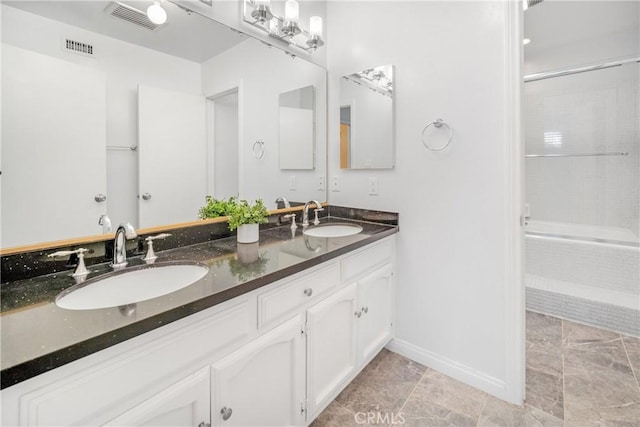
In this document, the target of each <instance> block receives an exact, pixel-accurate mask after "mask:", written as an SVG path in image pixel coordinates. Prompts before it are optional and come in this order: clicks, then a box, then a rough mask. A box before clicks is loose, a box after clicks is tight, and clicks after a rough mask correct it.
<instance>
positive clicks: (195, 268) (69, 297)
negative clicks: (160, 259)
mask: <svg viewBox="0 0 640 427" xmlns="http://www.w3.org/2000/svg"><path fill="white" fill-rule="evenodd" d="M208 271H209V268H208V267H206V266H204V265H200V264H156V265H152V266H141V267H138V268H133V269H131V270H123V271H122V272H116V273H114V274H113V275H110V276H108V277H105V278H102V279H101V278H96V279H94V280H89V281H87V282H85V283H82V284H80V285H76V286H74V287H72V288H69V289H67V290H65V291H64V292H62V293H61V294H60V295H58V297H57V298H56V305H57V306H58V307H61V308H66V309H68V310H92V309H97V308H107V307H117V306H121V305H127V304H133V303H136V302H140V301H145V300H149V299H152V298H157V297H159V296H162V295H166V294H169V293H171V292H175V291H177V290H180V289H182V288H186V287H187V286H190V285H192V284H194V283H195V282H197V281H198V280H200V279H202V278H203V277H204V276H205V275H206V274H207V272H208Z"/></svg>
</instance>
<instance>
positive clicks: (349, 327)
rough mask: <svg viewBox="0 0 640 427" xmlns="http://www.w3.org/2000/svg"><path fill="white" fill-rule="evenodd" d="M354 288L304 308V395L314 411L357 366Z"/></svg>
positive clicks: (320, 408)
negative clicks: (305, 365) (305, 324)
mask: <svg viewBox="0 0 640 427" xmlns="http://www.w3.org/2000/svg"><path fill="white" fill-rule="evenodd" d="M356 297H357V287H356V284H355V283H353V284H351V285H349V286H347V287H346V288H344V289H342V290H340V291H338V292H336V293H335V294H333V295H331V296H330V297H328V298H327V299H325V300H324V301H322V302H319V303H318V304H316V305H314V306H313V307H311V308H309V310H307V361H308V362H307V390H308V391H307V398H308V406H309V413H310V414H311V416H313V415H316V414H318V413H319V412H320V411H321V410H322V409H324V408H325V407H326V406H327V405H328V404H329V403H331V400H333V399H334V398H335V394H336V393H335V392H336V391H339V390H341V389H342V388H343V387H344V386H345V385H346V384H347V383H348V381H350V379H351V378H352V377H353V376H354V375H355V373H356V369H357V353H356V344H357V339H356V332H357V326H358V325H357V323H358V322H357V320H358V319H357V317H356V315H357V311H358V310H357V307H358V304H357V301H356Z"/></svg>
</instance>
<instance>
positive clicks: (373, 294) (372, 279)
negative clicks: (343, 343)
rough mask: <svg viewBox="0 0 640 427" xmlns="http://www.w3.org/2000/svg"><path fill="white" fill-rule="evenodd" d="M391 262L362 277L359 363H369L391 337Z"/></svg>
mask: <svg viewBox="0 0 640 427" xmlns="http://www.w3.org/2000/svg"><path fill="white" fill-rule="evenodd" d="M392 290H393V275H392V269H391V264H386V265H384V266H383V267H381V268H379V269H377V270H375V271H374V272H373V273H371V274H369V275H368V276H366V277H364V278H363V279H361V280H359V281H358V310H359V311H361V312H362V316H361V317H360V318H359V319H358V366H362V365H363V364H365V363H368V362H369V361H370V360H371V359H372V358H373V357H374V356H375V355H376V353H378V351H380V350H381V349H382V347H384V345H385V344H386V343H387V342H388V341H389V340H390V339H391V334H392V325H391V322H392V313H393V312H392V310H393V301H392V296H393V292H392Z"/></svg>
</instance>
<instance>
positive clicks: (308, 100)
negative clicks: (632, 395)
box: [279, 86, 316, 169]
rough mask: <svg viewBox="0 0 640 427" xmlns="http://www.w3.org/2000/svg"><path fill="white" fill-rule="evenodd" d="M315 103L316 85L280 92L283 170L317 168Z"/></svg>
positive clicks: (281, 162)
mask: <svg viewBox="0 0 640 427" xmlns="http://www.w3.org/2000/svg"><path fill="white" fill-rule="evenodd" d="M315 104H316V101H315V90H314V87H313V86H307V87H303V88H300V89H296V90H292V91H289V92H285V93H281V94H280V104H279V107H280V169H313V166H314V165H313V160H314V159H313V152H314V147H315Z"/></svg>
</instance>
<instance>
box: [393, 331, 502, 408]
mask: <svg viewBox="0 0 640 427" xmlns="http://www.w3.org/2000/svg"><path fill="white" fill-rule="evenodd" d="M386 348H387V349H389V350H391V351H393V352H394V353H398V354H400V355H402V356H404V357H407V358H409V359H411V360H413V361H415V362H418V363H421V364H423V365H425V366H426V367H428V368H432V369H434V370H436V371H438V372H441V373H443V374H445V375H447V376H449V377H451V378H454V379H456V380H458V381H461V382H463V383H465V384H468V385H470V386H471V387H475V388H477V389H479V390H482V391H484V392H487V393H489V394H491V395H493V396H495V397H497V398H498V399H502V400H509V399H508V398H507V390H506V385H505V382H504V381H502V380H499V379H497V378H494V377H492V376H490V375H487V374H485V373H483V372H480V371H477V370H475V369H473V368H470V367H468V366H465V365H463V364H461V363H458V362H456V361H453V360H451V359H447V358H446V357H443V356H441V355H439V354H436V353H433V352H431V351H429V350H425V349H424V348H421V347H418V346H416V345H413V344H411V343H408V342H406V341H403V340H400V339H397V338H394V339H392V340H391V341H390V342H389V343H388V344H387V346H386Z"/></svg>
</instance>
